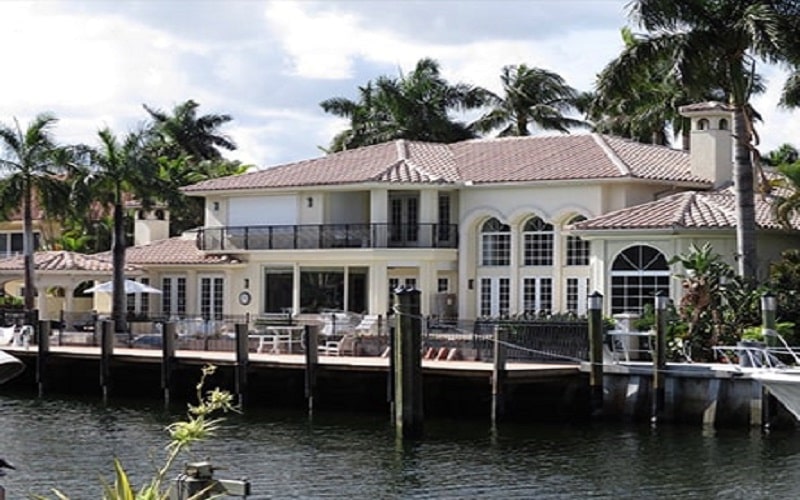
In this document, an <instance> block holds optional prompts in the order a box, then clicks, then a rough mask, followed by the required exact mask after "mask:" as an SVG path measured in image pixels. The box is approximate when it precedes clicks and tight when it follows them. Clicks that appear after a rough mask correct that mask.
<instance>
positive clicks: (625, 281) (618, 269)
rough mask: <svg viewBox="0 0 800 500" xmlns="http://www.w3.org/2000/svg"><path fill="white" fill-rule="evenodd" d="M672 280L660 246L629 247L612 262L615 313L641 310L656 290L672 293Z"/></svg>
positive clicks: (612, 298)
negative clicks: (670, 287) (670, 284)
mask: <svg viewBox="0 0 800 500" xmlns="http://www.w3.org/2000/svg"><path fill="white" fill-rule="evenodd" d="M669 282H670V271H669V265H668V264H667V259H666V257H664V254H662V253H661V252H660V251H658V249H656V248H653V247H651V246H648V245H638V246H634V247H630V248H626V249H625V250H623V251H622V252H621V253H620V254H619V255H617V257H616V258H615V259H614V262H613V264H612V265H611V313H612V314H617V313H623V312H634V313H641V312H642V311H643V309H644V305H645V304H648V303H652V302H653V300H654V297H655V295H656V293H659V292H660V293H661V294H662V295H664V296H669Z"/></svg>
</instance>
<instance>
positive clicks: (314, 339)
mask: <svg viewBox="0 0 800 500" xmlns="http://www.w3.org/2000/svg"><path fill="white" fill-rule="evenodd" d="M318 333H319V332H318V327H316V326H311V325H305V327H304V329H303V335H304V337H305V340H306V342H305V344H306V367H305V395H306V401H308V414H309V415H311V414H312V413H313V412H314V399H315V398H316V395H317V366H318V364H319V359H318V358H319V350H318V348H317V343H318Z"/></svg>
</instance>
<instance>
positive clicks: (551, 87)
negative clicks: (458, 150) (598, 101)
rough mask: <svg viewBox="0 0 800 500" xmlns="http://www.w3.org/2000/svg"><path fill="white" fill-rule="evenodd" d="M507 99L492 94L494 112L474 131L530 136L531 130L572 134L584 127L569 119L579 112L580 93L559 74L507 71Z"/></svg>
mask: <svg viewBox="0 0 800 500" xmlns="http://www.w3.org/2000/svg"><path fill="white" fill-rule="evenodd" d="M500 80H501V81H502V83H503V95H502V96H498V95H496V94H493V93H488V92H487V96H486V99H485V100H486V103H487V104H488V105H489V106H491V110H490V111H489V112H487V113H486V114H484V115H483V116H481V117H480V118H479V119H478V120H476V121H475V122H474V123H473V124H472V125H471V127H472V128H473V129H474V130H478V131H480V132H490V131H492V130H495V129H498V128H499V129H501V130H500V134H499V135H500V136H501V137H503V136H525V135H530V133H531V131H530V128H529V127H530V126H531V125H535V126H537V127H539V128H541V129H543V130H557V131H559V132H563V133H568V132H569V129H570V127H583V126H586V125H587V124H586V123H585V122H583V121H581V120H577V119H574V118H570V117H568V116H565V114H566V113H569V112H570V111H573V110H575V105H576V99H577V98H578V92H577V91H576V90H575V89H574V88H572V87H570V86H569V85H567V83H566V81H565V80H564V79H563V78H562V77H561V76H560V75H558V74H556V73H553V72H552V71H548V70H545V69H542V68H531V67H528V66H526V65H525V64H520V65H510V66H505V67H503V70H502V73H501V75H500Z"/></svg>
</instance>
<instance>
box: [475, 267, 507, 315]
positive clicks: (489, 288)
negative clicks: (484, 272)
mask: <svg viewBox="0 0 800 500" xmlns="http://www.w3.org/2000/svg"><path fill="white" fill-rule="evenodd" d="M480 285H481V289H480V291H479V297H480V303H479V310H480V315H481V316H486V317H497V316H504V315H507V314H508V311H509V306H510V304H511V280H510V279H509V278H502V277H485V278H481V280H480Z"/></svg>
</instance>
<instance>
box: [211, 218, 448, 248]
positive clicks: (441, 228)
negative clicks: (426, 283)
mask: <svg viewBox="0 0 800 500" xmlns="http://www.w3.org/2000/svg"><path fill="white" fill-rule="evenodd" d="M197 247H198V248H199V249H200V250H208V251H237V250H238V251H241V250H296V249H328V248H457V247H458V225H456V224H305V225H294V226H226V227H209V228H204V229H201V230H200V231H199V233H198V235H197Z"/></svg>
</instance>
